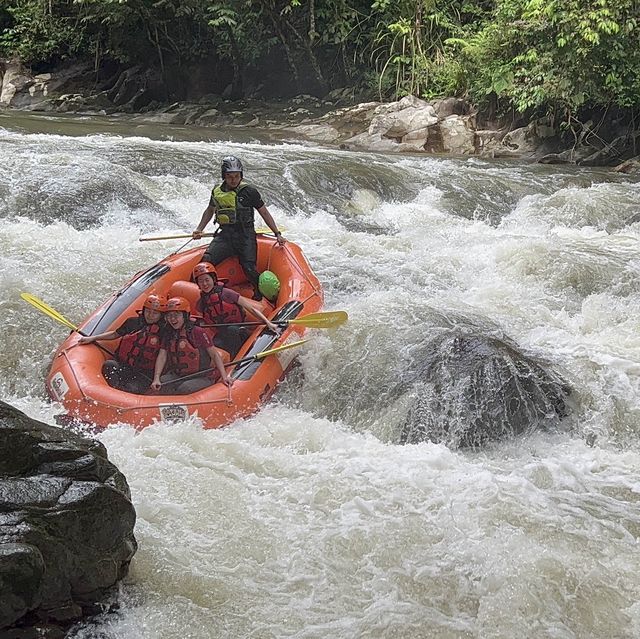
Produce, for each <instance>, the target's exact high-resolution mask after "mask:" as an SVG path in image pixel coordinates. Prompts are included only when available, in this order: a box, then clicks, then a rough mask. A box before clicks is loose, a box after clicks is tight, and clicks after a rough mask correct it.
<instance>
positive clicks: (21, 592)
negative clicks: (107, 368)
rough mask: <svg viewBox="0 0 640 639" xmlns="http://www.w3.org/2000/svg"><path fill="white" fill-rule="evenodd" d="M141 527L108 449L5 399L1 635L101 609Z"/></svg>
mask: <svg viewBox="0 0 640 639" xmlns="http://www.w3.org/2000/svg"><path fill="white" fill-rule="evenodd" d="M134 524H135V511H134V509H133V505H132V504H131V500H130V493H129V487H128V485H127V482H126V479H125V478H124V476H123V475H122V474H121V473H120V472H119V471H118V469H117V468H116V467H115V466H114V465H113V464H112V463H111V462H110V461H109V460H108V457H107V452H106V450H105V448H104V446H103V445H102V444H100V443H99V442H97V441H93V440H90V439H84V438H82V437H79V436H77V435H74V434H72V433H70V432H67V431H65V430H62V429H60V428H56V427H53V426H48V425H46V424H43V423H41V422H38V421H36V420H33V419H30V418H29V417H27V416H26V415H24V413H21V412H20V411H18V410H16V409H15V408H13V407H12V406H10V405H8V404H5V403H4V402H1V401H0V592H1V593H2V596H1V597H0V631H4V632H5V633H9V634H7V635H6V636H15V637H18V636H31V634H33V627H34V626H35V627H38V626H41V625H43V624H44V625H49V626H50V625H51V624H53V625H54V626H56V625H57V626H58V627H65V626H67V625H69V624H70V623H72V622H73V621H74V620H76V619H78V618H80V617H82V616H83V615H84V614H87V613H93V612H95V608H94V604H95V602H97V601H99V600H100V599H101V598H102V597H103V596H104V595H105V594H106V593H107V591H108V590H109V589H110V588H111V587H112V586H113V585H114V584H116V583H117V582H118V581H119V580H120V579H122V578H123V577H124V576H125V575H126V573H127V570H128V567H129V562H130V561H131V559H132V557H133V555H134V553H135V551H136V549H137V544H136V540H135V537H134V535H133V528H134ZM10 627H13V630H7V629H8V628H10ZM27 628H31V631H29V630H27ZM29 632H31V634H29ZM21 633H23V634H21ZM3 636H5V635H3ZM34 636H35V635H34ZM47 636H49V635H47Z"/></svg>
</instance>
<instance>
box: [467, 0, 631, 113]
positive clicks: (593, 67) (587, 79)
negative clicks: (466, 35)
mask: <svg viewBox="0 0 640 639" xmlns="http://www.w3.org/2000/svg"><path fill="white" fill-rule="evenodd" d="M639 27H640V22H639V19H638V6H637V2H636V0H544V1H543V0H501V1H500V2H498V3H497V9H496V12H495V17H494V19H493V20H492V21H491V22H490V23H488V24H487V25H486V26H485V27H484V29H483V30H481V31H480V33H479V34H478V38H477V39H476V40H475V41H470V42H466V43H465V44H464V45H463V46H462V48H461V52H462V54H463V56H464V60H465V64H466V66H467V68H468V69H471V68H475V69H479V70H480V73H478V74H477V75H475V76H473V75H471V73H469V74H468V78H469V87H470V90H471V93H472V95H473V96H474V98H475V99H476V100H479V101H481V100H482V96H486V95H487V94H489V93H492V92H493V93H495V94H496V95H497V96H498V97H500V98H501V99H502V100H503V101H505V102H507V103H509V104H510V105H512V106H513V107H515V108H516V110H518V111H521V112H524V111H527V110H537V111H562V112H564V113H566V114H572V113H575V112H576V111H577V110H579V109H580V108H581V107H583V106H584V105H593V106H598V105H599V106H607V105H611V104H613V105H616V106H619V107H632V106H634V105H636V104H638V101H639V99H640V48H639V47H638V44H639V40H638V34H639V30H638V29H639Z"/></svg>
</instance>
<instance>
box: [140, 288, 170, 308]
mask: <svg viewBox="0 0 640 639" xmlns="http://www.w3.org/2000/svg"><path fill="white" fill-rule="evenodd" d="M165 304H166V300H165V298H164V297H162V295H156V294H155V293H151V295H147V299H146V300H145V301H144V304H143V305H142V308H148V309H150V310H152V311H158V312H160V313H164V307H165Z"/></svg>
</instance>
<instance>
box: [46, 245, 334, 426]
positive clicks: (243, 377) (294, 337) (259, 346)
mask: <svg viewBox="0 0 640 639" xmlns="http://www.w3.org/2000/svg"><path fill="white" fill-rule="evenodd" d="M204 249H205V246H201V247H198V248H194V249H191V250H189V251H185V252H183V253H178V254H175V255H171V256H169V257H167V258H165V259H163V260H162V261H161V262H159V263H158V264H156V265H155V266H152V267H151V268H149V269H147V270H146V271H143V272H141V273H138V274H137V275H135V276H134V277H133V279H131V281H129V282H128V283H127V284H125V286H124V287H123V288H121V289H120V290H119V291H117V292H115V293H114V294H113V295H112V296H111V297H110V298H109V299H108V300H107V301H106V302H105V303H104V304H103V305H102V306H100V308H98V309H97V310H96V311H95V312H94V313H93V314H91V315H90V316H89V317H88V318H87V319H86V320H85V321H84V322H83V323H82V324H81V325H80V326H79V327H78V328H79V330H80V331H81V332H82V334H85V335H97V334H100V333H105V332H108V331H111V330H115V329H116V328H118V326H120V324H121V323H122V322H123V321H124V320H125V319H127V318H128V317H134V316H135V315H136V311H138V310H139V309H140V308H142V303H143V301H144V299H145V298H146V296H147V295H148V294H149V293H151V292H154V293H158V294H161V295H166V296H167V297H173V296H176V295H179V296H182V297H186V298H187V299H189V301H190V302H191V307H192V311H193V309H194V308H195V302H196V301H197V299H198V297H199V290H198V287H197V285H196V284H195V283H193V282H192V281H191V272H192V270H193V267H194V266H195V265H196V264H197V263H198V262H199V261H200V258H201V257H202V254H203V253H204ZM258 270H259V271H264V270H270V271H272V272H273V273H275V274H276V275H277V276H278V279H279V280H280V292H279V293H278V297H277V299H276V300H275V301H274V302H273V303H270V302H268V301H267V300H266V299H263V301H262V302H260V303H259V304H260V308H261V310H262V312H263V313H264V314H265V315H266V316H267V317H268V318H269V319H271V320H272V321H274V322H276V321H286V320H292V319H295V318H296V317H298V316H300V317H302V316H304V315H308V314H310V313H315V312H317V311H319V310H320V309H321V308H322V302H323V296H322V289H321V287H320V283H319V282H318V279H317V277H316V276H315V275H314V273H313V271H312V270H311V268H310V266H309V264H308V263H307V261H306V259H305V257H304V255H303V254H302V251H301V250H300V248H299V247H298V246H297V245H296V244H294V243H293V242H287V243H286V244H285V245H284V246H282V247H281V246H278V244H277V243H276V241H275V240H274V238H273V237H270V236H265V235H259V236H258ZM217 271H218V276H219V277H220V278H221V279H224V280H227V286H229V287H231V288H233V289H234V290H236V291H237V292H238V293H240V294H242V295H245V296H247V297H251V295H252V292H253V291H252V288H251V286H250V285H249V284H248V282H247V281H246V278H245V276H244V272H243V271H242V269H241V268H240V265H239V264H238V261H237V259H236V258H229V259H228V260H225V261H224V262H223V263H222V264H220V265H218V267H217ZM252 319H253V318H251V317H249V316H248V317H247V320H252ZM304 330H305V329H304V328H303V327H301V326H300V325H296V324H288V325H286V327H285V328H284V330H283V331H282V332H281V333H280V334H276V333H273V332H272V331H269V330H268V329H267V328H266V327H265V326H263V325H260V326H258V327H256V328H255V330H253V332H252V333H251V335H250V336H249V338H248V339H247V340H246V342H245V343H244V345H243V346H242V349H241V350H240V352H239V353H238V355H237V356H236V358H235V360H234V361H236V360H238V359H244V358H247V359H246V361H243V362H241V363H238V364H235V365H233V366H231V367H229V368H227V372H228V374H229V376H230V377H232V378H233V380H234V382H233V385H232V387H231V388H228V387H227V386H226V385H224V384H222V383H215V384H213V385H211V386H208V387H207V388H204V389H202V390H200V391H198V392H196V393H193V394H190V395H154V394H144V395H138V394H134V393H128V392H125V391H121V390H118V389H115V388H112V387H111V386H109V384H107V382H106V380H105V378H104V376H103V375H102V372H101V371H102V365H103V363H104V361H105V360H106V359H108V358H109V355H107V354H106V353H105V351H104V349H101V348H99V347H98V346H97V344H95V343H94V344H78V339H79V338H80V335H79V334H78V333H77V332H74V333H71V335H69V337H68V338H67V339H66V340H65V341H64V342H63V343H62V344H61V346H60V348H59V349H58V351H57V352H56V354H55V356H54V359H53V363H52V366H51V370H50V371H49V374H48V375H47V379H46V386H47V390H48V392H49V395H50V396H51V398H52V399H53V400H54V401H57V402H60V403H61V404H62V405H63V406H64V408H65V409H66V411H67V415H66V416H63V419H65V420H66V421H70V420H77V421H82V422H89V423H93V424H95V425H97V426H98V427H102V428H104V427H107V426H108V425H110V424H114V423H119V422H125V423H129V424H132V425H134V426H135V427H137V428H144V427H145V426H149V425H150V424H153V423H154V422H157V421H161V420H162V421H167V420H168V421H171V420H173V421H175V420H182V419H186V418H188V417H189V416H190V415H196V416H198V417H199V418H200V419H201V420H202V421H203V425H204V427H205V428H218V427H220V426H224V425H225V424H228V423H230V422H232V421H233V420H235V419H237V418H240V417H246V416H248V415H250V414H252V413H254V412H256V411H257V410H258V409H259V408H260V406H261V405H262V404H263V403H264V402H265V401H266V400H267V399H268V398H269V397H270V396H271V394H272V393H273V391H274V390H275V388H276V386H277V384H278V382H279V381H280V380H281V379H282V377H283V376H284V374H285V373H286V371H287V369H288V368H289V366H290V365H291V363H292V361H293V360H294V359H295V357H296V355H297V354H298V352H299V350H298V348H289V349H282V350H281V351H278V352H276V353H274V354H273V355H269V356H265V357H261V358H259V359H252V358H253V357H254V356H255V355H258V354H259V353H262V352H264V351H267V350H272V349H277V348H279V347H282V346H285V345H288V344H291V343H293V342H296V341H298V340H300V339H301V337H302V334H303V332H304ZM117 343H118V342H117V340H114V341H112V342H102V345H103V346H105V347H106V348H107V349H108V350H110V351H115V349H116V348H117ZM219 352H220V354H221V355H223V359H224V360H225V361H228V360H229V356H228V354H227V353H225V352H224V351H219Z"/></svg>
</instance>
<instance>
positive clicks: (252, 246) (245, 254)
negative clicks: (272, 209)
mask: <svg viewBox="0 0 640 639" xmlns="http://www.w3.org/2000/svg"><path fill="white" fill-rule="evenodd" d="M221 172H222V184H221V185H220V186H216V187H215V188H214V189H213V191H212V192H211V199H210V200H209V205H208V206H207V208H206V209H205V210H204V213H203V214H202V219H201V220H200V223H199V224H198V226H197V227H196V229H195V231H193V233H192V235H193V238H194V239H196V240H198V239H200V238H201V237H202V233H203V231H204V229H205V227H206V226H207V224H208V223H209V222H210V221H211V219H212V218H213V216H214V215H215V221H216V222H217V224H218V225H219V226H220V231H219V233H217V234H216V236H215V237H214V238H213V240H211V244H209V247H208V248H207V250H206V251H205V253H204V255H203V256H202V261H203V262H211V263H212V264H213V265H214V266H215V265H217V264H220V262H222V261H223V260H225V259H226V258H227V257H231V256H232V255H237V256H238V260H239V262H240V266H242V269H243V271H244V272H245V275H246V276H247V279H248V280H249V282H250V283H251V284H252V285H253V288H254V295H253V299H254V300H261V299H262V294H261V293H260V291H259V290H258V279H259V273H258V271H257V268H256V260H257V254H258V243H257V241H256V231H255V227H254V222H253V215H254V214H253V210H254V209H255V210H256V211H258V213H260V216H261V217H262V219H263V220H264V221H265V223H266V224H267V226H268V227H269V228H270V229H271V230H272V231H273V232H274V234H275V236H276V240H277V242H278V244H279V245H283V244H284V243H285V241H286V240H285V239H284V237H282V233H280V231H279V230H278V226H277V225H276V223H275V221H274V219H273V217H272V216H271V213H269V209H267V207H266V206H265V203H264V202H263V200H262V197H261V195H260V193H259V192H258V190H257V189H256V188H255V187H253V186H251V185H250V184H247V183H246V182H245V181H244V180H243V179H242V177H243V172H244V169H243V166H242V162H240V160H239V159H238V158H236V157H234V156H232V155H230V156H228V157H225V158H223V160H222V167H221Z"/></svg>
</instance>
